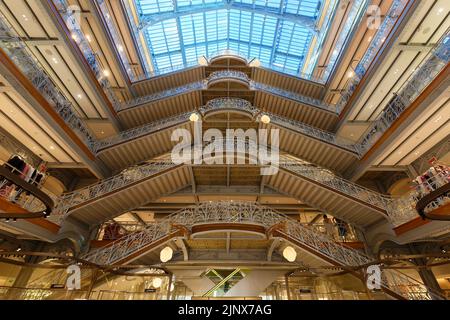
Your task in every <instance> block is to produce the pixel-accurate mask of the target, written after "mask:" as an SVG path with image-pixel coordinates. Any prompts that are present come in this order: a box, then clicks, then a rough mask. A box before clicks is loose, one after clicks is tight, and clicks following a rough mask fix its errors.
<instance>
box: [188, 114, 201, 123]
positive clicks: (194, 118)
mask: <svg viewBox="0 0 450 320" xmlns="http://www.w3.org/2000/svg"><path fill="white" fill-rule="evenodd" d="M198 119H200V117H199V116H198V114H196V113H193V114H191V116H190V117H189V120H190V121H192V122H197V121H198Z"/></svg>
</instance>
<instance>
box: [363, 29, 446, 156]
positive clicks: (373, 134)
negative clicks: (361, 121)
mask: <svg viewBox="0 0 450 320" xmlns="http://www.w3.org/2000/svg"><path fill="white" fill-rule="evenodd" d="M449 60H450V33H447V34H446V35H445V36H444V37H443V38H442V39H441V41H440V42H439V44H438V45H437V46H436V47H435V48H434V49H433V50H431V52H430V53H429V54H428V58H427V59H425V60H424V62H423V63H422V64H421V65H420V66H419V67H417V68H416V70H415V71H414V72H413V74H412V75H411V76H410V77H409V79H408V80H407V81H406V82H405V83H404V85H403V86H402V87H401V89H400V90H399V92H398V94H395V95H394V97H393V98H392V99H391V101H390V102H389V103H388V105H387V106H386V107H385V108H384V110H383V112H382V113H381V115H380V117H379V118H378V120H376V121H375V122H374V123H373V124H372V125H371V126H370V128H369V129H368V131H367V133H366V134H365V135H364V136H363V137H362V139H361V140H360V141H359V149H360V153H361V154H364V153H365V152H367V151H368V150H369V149H370V147H371V146H372V145H373V144H374V143H375V142H376V141H377V140H378V138H379V137H380V136H381V135H382V134H383V133H384V132H385V131H386V130H387V129H388V128H390V126H391V125H392V123H394V121H395V120H397V119H398V118H399V116H400V115H401V114H402V113H403V111H404V110H405V109H406V108H407V107H408V106H410V105H411V103H412V102H413V101H414V100H415V99H416V98H417V97H418V96H419V95H420V93H421V92H422V91H423V90H424V89H425V88H426V87H427V86H428V85H429V84H430V83H431V82H432V81H433V80H434V79H435V77H436V76H437V75H438V74H439V72H440V71H441V70H442V69H443V68H445V66H446V65H447V64H448V62H449Z"/></svg>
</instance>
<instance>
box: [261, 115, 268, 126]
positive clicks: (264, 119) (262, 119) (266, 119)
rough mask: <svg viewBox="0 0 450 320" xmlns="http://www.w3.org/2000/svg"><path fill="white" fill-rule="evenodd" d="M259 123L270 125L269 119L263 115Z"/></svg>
mask: <svg viewBox="0 0 450 320" xmlns="http://www.w3.org/2000/svg"><path fill="white" fill-rule="evenodd" d="M261 122H262V123H264V124H268V123H270V117H269V116H268V115H267V114H265V115H263V116H262V117H261Z"/></svg>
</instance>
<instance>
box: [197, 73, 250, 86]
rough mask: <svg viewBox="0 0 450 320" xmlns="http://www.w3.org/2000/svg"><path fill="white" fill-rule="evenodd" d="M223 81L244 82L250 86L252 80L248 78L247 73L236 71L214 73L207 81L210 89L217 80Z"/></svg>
mask: <svg viewBox="0 0 450 320" xmlns="http://www.w3.org/2000/svg"><path fill="white" fill-rule="evenodd" d="M222 79H224V80H225V79H235V80H239V81H242V82H245V83H246V84H247V85H248V86H250V78H249V77H248V76H247V74H246V73H245V72H242V71H236V70H220V71H214V72H212V73H211V74H210V75H209V77H208V78H207V79H206V83H207V85H208V87H209V86H210V85H211V84H212V83H214V82H215V81H217V80H222Z"/></svg>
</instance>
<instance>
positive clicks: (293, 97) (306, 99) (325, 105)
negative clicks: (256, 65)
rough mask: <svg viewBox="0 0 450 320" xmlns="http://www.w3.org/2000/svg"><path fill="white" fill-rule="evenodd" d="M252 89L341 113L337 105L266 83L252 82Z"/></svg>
mask: <svg viewBox="0 0 450 320" xmlns="http://www.w3.org/2000/svg"><path fill="white" fill-rule="evenodd" d="M250 88H251V89H252V90H260V91H265V92H267V93H270V94H274V95H277V96H280V97H283V98H286V99H290V100H294V101H297V102H300V103H304V104H307V105H311V106H314V107H318V108H320V109H324V110H328V111H331V112H334V113H339V112H340V109H338V108H336V106H335V105H331V104H328V103H324V102H322V101H321V100H319V99H314V98H311V97H308V96H303V95H301V94H298V93H295V92H292V91H288V90H283V89H280V88H277V87H272V86H269V85H267V84H264V83H260V82H256V81H251V85H250Z"/></svg>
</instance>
